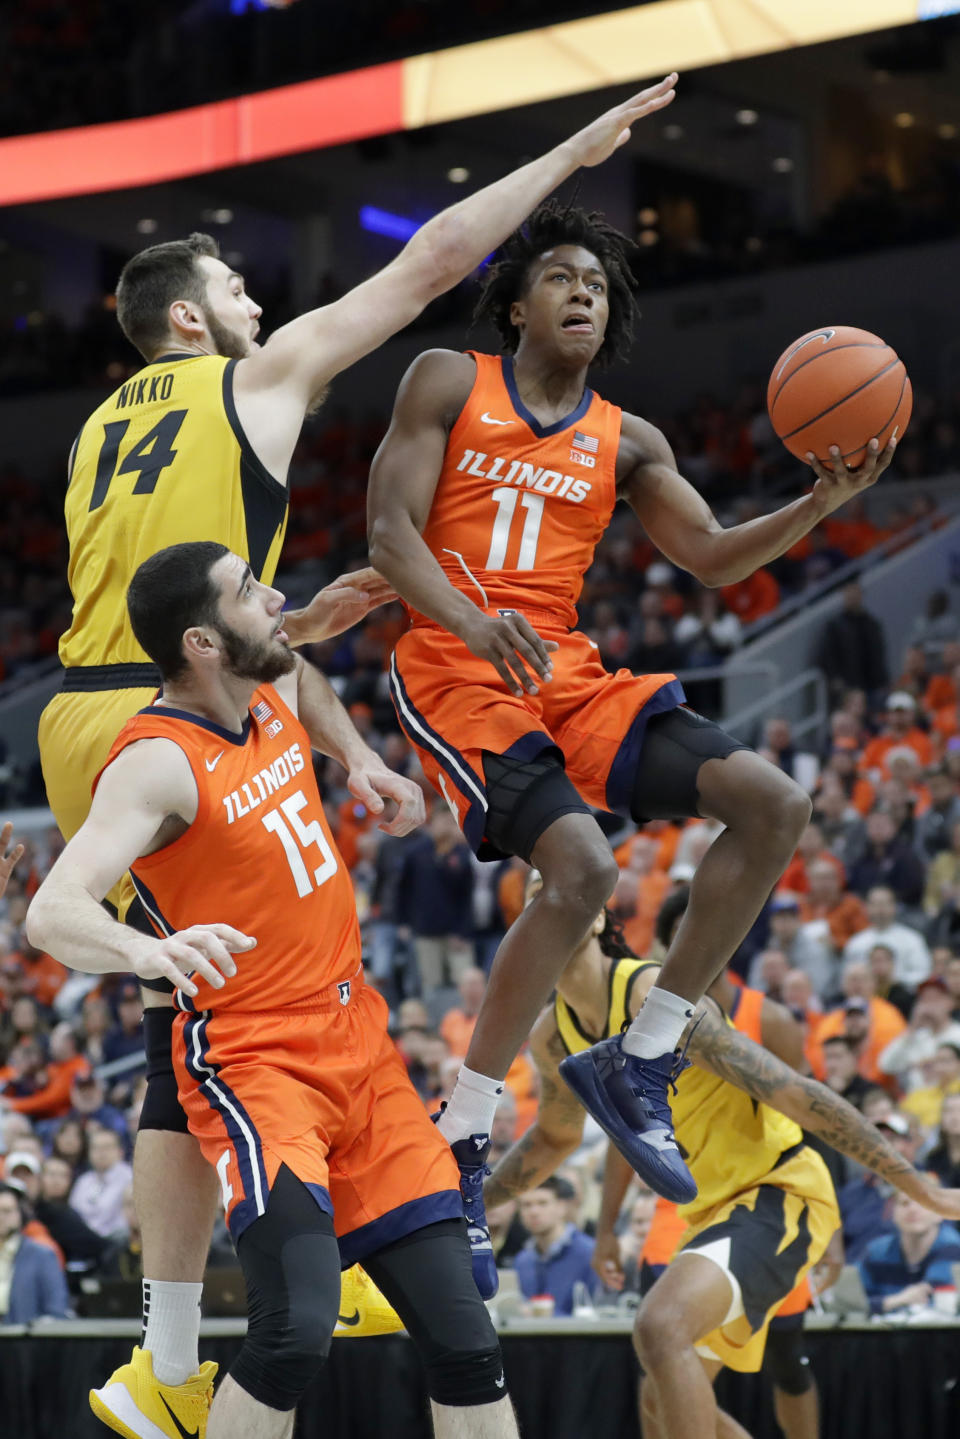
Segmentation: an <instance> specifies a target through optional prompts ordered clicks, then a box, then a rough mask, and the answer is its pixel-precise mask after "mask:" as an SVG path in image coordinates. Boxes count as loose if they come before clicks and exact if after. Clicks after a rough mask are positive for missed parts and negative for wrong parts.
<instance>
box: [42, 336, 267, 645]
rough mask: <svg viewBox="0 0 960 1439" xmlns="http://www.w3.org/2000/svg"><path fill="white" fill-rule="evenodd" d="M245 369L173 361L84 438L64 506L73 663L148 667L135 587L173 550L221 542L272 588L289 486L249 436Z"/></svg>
mask: <svg viewBox="0 0 960 1439" xmlns="http://www.w3.org/2000/svg"><path fill="white" fill-rule="evenodd" d="M235 364H236V361H234V360H227V359H225V358H224V357H223V356H221V355H196V356H194V355H166V356H164V357H162V358H161V359H159V360H157V361H155V362H154V363H153V364H150V365H147V366H146V367H145V368H144V369H142V370H140V371H139V372H138V373H137V374H135V375H134V376H133V377H132V378H131V379H129V380H127V381H126V382H125V383H124V384H122V385H121V386H120V388H119V389H118V390H116V391H115V392H114V394H112V395H111V396H110V398H109V399H107V400H105V401H104V403H103V404H102V405H100V406H99V408H98V409H96V410H94V412H93V414H92V415H91V416H90V418H89V419H88V420H87V422H86V424H85V425H84V426H83V429H82V430H81V431H80V434H79V436H78V437H77V442H76V446H75V450H74V456H73V462H72V465H71V470H70V479H69V483H68V486H67V496H66V503H65V513H66V521H67V538H68V540H69V543H70V561H69V567H68V571H67V577H68V579H69V583H70V591H71V593H72V595H73V618H72V621H71V624H70V628H69V629H68V630H67V632H66V634H65V635H64V636H63V637H62V638H61V640H60V660H61V663H62V664H63V665H64V666H65V667H67V668H70V667H74V666H89V665H114V664H131V663H132V664H144V663H146V662H147V656H146V655H145V654H144V652H143V650H142V649H141V648H140V646H139V645H138V644H137V641H136V639H135V638H134V635H133V631H132V630H131V628H130V621H129V619H128V618H127V604H126V593H127V586H128V585H129V583H130V581H131V579H132V578H133V575H134V573H135V571H136V570H137V569H138V567H139V566H140V565H141V564H142V563H143V561H144V560H145V559H147V558H148V557H149V556H150V555H152V554H154V553H155V552H156V551H157V550H162V549H164V548H165V547H166V546H167V545H175V544H181V543H183V542H185V541H189V540H216V541H218V542H219V543H220V544H223V545H226V546H227V548H228V549H231V550H233V551H234V553H235V554H238V555H240V556H241V558H243V559H245V560H247V561H249V564H250V568H251V569H252V570H253V572H254V574H255V575H256V576H257V578H258V579H260V580H263V581H264V583H265V584H270V583H272V581H273V576H274V574H275V573H276V568H277V559H278V557H279V554H280V546H281V544H282V543H283V535H284V530H285V528H286V521H287V489H286V486H285V485H282V484H280V482H279V481H278V480H275V479H274V478H273V476H272V475H270V474H269V473H268V471H267V470H266V469H265V467H264V466H263V464H262V463H261V461H260V460H259V459H258V457H257V455H256V454H255V453H254V451H253V449H252V448H251V446H250V443H249V441H248V440H247V438H246V436H245V435H244V432H243V429H242V426H241V425H240V421H239V419H238V418H237V411H236V406H235V405H234V400H233V371H234V366H235Z"/></svg>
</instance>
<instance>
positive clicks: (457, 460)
mask: <svg viewBox="0 0 960 1439" xmlns="http://www.w3.org/2000/svg"><path fill="white" fill-rule="evenodd" d="M469 353H470V354H471V356H472V358H473V359H474V361H475V362H476V366H477V375H476V379H475V381H474V384H473V389H472V390H471V392H470V395H469V397H468V399H467V402H466V404H465V405H464V407H463V409H462V411H461V412H460V415H459V417H458V418H457V421H456V424H455V425H454V426H453V429H452V430H451V432H450V439H449V441H448V442H447V448H446V454H445V456H444V462H443V468H442V470H441V472H440V479H439V481H438V484H437V489H436V494H435V496H434V500H433V504H432V505H431V507H430V515H429V517H428V519H427V523H426V526H425V528H424V531H423V538H424V540H425V541H426V543H427V545H428V546H429V548H430V550H431V552H432V553H433V555H434V556H435V558H436V559H437V560H438V561H439V563H440V564H441V566H442V567H443V570H444V573H445V574H446V576H447V579H449V580H450V581H451V583H452V584H454V585H456V587H457V589H460V590H463V591H464V592H465V593H467V594H470V595H471V596H472V597H473V599H474V600H475V601H476V603H477V604H479V605H481V606H482V607H483V608H485V609H487V608H490V607H507V606H509V607H513V608H516V609H522V610H524V611H525V612H529V611H544V612H546V613H549V614H551V615H553V616H554V617H555V618H556V619H557V620H558V621H560V622H561V623H563V624H565V625H567V626H571V625H574V624H576V610H575V605H576V602H577V600H578V598H579V596H580V591H581V589H582V588H583V576H584V574H585V572H586V570H587V569H588V568H589V566H590V563H591V561H592V559H593V552H594V549H595V547H596V544H597V541H598V540H599V539H600V536H601V535H602V534H603V532H604V530H605V529H606V528H607V525H608V524H609V523H610V516H611V515H612V513H613V507H614V505H615V503H616V498H617V493H616V490H617V481H616V463H617V451H618V449H619V445H620V416H621V412H620V410H619V408H618V407H617V406H616V405H611V404H608V403H607V402H606V400H601V399H600V397H599V396H598V395H595V394H594V393H593V391H592V390H585V391H584V394H583V398H582V399H581V401H580V403H579V405H578V406H577V408H576V409H575V410H574V411H573V412H572V413H571V414H569V415H567V416H566V417H565V418H564V419H562V420H559V421H557V422H556V423H555V424H552V425H541V424H540V423H539V421H538V420H537V419H536V417H535V416H534V415H533V414H531V413H530V411H529V410H528V409H527V408H526V406H525V405H524V404H523V401H522V400H521V399H520V396H519V393H518V391H517V386H516V381H515V377H514V372H513V361H512V359H510V358H509V357H503V358H500V357H495V356H493V355H483V354H478V353H476V352H475V351H470V352H469ZM414 619H415V621H416V619H417V617H416V616H414Z"/></svg>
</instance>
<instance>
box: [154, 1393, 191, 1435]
mask: <svg viewBox="0 0 960 1439" xmlns="http://www.w3.org/2000/svg"><path fill="white" fill-rule="evenodd" d="M160 1403H161V1404H162V1405H163V1407H164V1409H166V1411H167V1413H168V1414H169V1415H170V1418H171V1419H172V1420H173V1422H174V1424H176V1426H177V1433H178V1434H182V1435H183V1439H200V1430H199V1429H184V1427H183V1425H182V1424H181V1423H180V1420H179V1419H178V1418H177V1416H176V1414H174V1412H173V1410H172V1409H171V1408H170V1405H169V1404H168V1403H167V1401H166V1399H164V1397H163V1395H162V1394H161V1395H160Z"/></svg>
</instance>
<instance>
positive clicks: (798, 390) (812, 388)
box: [767, 325, 913, 469]
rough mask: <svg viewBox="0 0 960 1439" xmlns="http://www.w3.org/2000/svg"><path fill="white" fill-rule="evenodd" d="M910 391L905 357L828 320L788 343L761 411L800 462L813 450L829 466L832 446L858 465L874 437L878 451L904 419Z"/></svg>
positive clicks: (907, 416)
mask: <svg viewBox="0 0 960 1439" xmlns="http://www.w3.org/2000/svg"><path fill="white" fill-rule="evenodd" d="M912 408H913V390H912V389H911V386H910V379H909V376H908V375H907V371H906V367H905V365H904V363H903V361H902V360H901V359H900V358H899V357H898V355H897V354H896V352H895V351H894V350H892V349H891V348H890V346H889V345H888V344H887V343H886V342H885V341H884V340H881V339H880V337H879V335H871V334H870V332H869V330H855V329H853V328H852V327H851V326H849V325H826V326H824V327H823V329H820V330H811V331H810V332H809V333H808V334H806V335H801V336H800V338H799V339H798V340H794V342H793V344H792V345H788V346H787V348H786V349H785V350H784V352H783V354H782V355H781V356H780V358H779V360H778V361H777V363H776V364H775V365H774V367H773V373H772V375H771V376H770V383H769V385H768V386H767V410H768V411H769V414H770V421H771V423H772V425H773V428H774V430H775V431H776V433H777V436H778V438H779V439H781V440H782V441H783V443H784V444H785V445H786V447H787V449H788V450H789V451H790V452H791V454H794V455H796V457H797V459H798V460H805V459H806V457H807V455H808V454H809V453H811V452H812V453H813V454H815V455H816V456H817V458H818V459H819V460H821V461H823V463H825V464H827V465H830V464H831V455H830V447H831V446H832V445H838V446H839V447H840V453H841V455H842V456H843V460H844V463H845V464H847V465H849V466H850V468H851V469H856V467H857V466H858V465H861V464H862V463H863V461H864V459H865V458H866V454H867V445H868V444H869V442H870V441H871V440H872V439H874V438H876V439H877V440H879V442H880V449H881V450H882V449H883V447H884V446H885V445H886V444H887V442H888V441H889V439H890V437H891V435H892V434H893V432H894V430H896V431H897V439H898V440H899V439H902V438H903V433H904V431H905V430H906V428H907V424H908V423H909V420H910V411H911V409H912Z"/></svg>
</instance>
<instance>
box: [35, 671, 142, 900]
mask: <svg viewBox="0 0 960 1439" xmlns="http://www.w3.org/2000/svg"><path fill="white" fill-rule="evenodd" d="M155 694H156V688H155V687H151V688H150V689H118V690H90V691H86V690H81V691H65V690H61V691H60V692H59V693H58V694H55V695H54V697H53V699H52V700H51V701H50V703H49V704H48V705H47V707H46V709H45V710H44V711H43V714H42V715H41V716H40V724H39V727H38V730H37V740H38V742H39V745H40V763H41V765H42V767H43V781H44V784H45V785H46V787H47V799H48V801H49V804H50V808H51V809H52V810H53V814H54V818H55V819H56V821H57V825H58V827H59V830H60V833H61V834H62V835H63V837H64V839H71V838H72V836H73V835H75V834H76V832H77V830H78V829H79V828H80V826H81V825H82V824H83V822H84V820H85V819H86V817H87V815H88V813H89V812H90V798H91V789H92V786H93V781H94V779H95V778H96V776H97V773H98V771H99V770H100V769H102V767H103V764H104V761H105V760H106V758H107V755H108V754H109V752H110V746H111V745H112V744H113V742H114V740H115V739H116V737H117V735H118V734H119V733H120V731H121V729H122V728H123V726H124V725H125V724H126V722H127V720H128V719H130V717H131V715H135V714H136V713H137V711H138V710H141V709H144V708H145V707H146V706H147V705H148V704H150V702H151V700H152V699H153V697H154V695H155ZM133 898H134V891H133V884H132V882H131V879H130V876H129V875H124V877H123V879H122V880H121V881H120V883H119V884H117V885H115V886H114V888H113V889H112V890H111V891H110V893H109V894H108V895H107V899H108V900H109V902H110V903H111V904H112V905H114V906H115V907H116V909H117V913H118V914H119V915H120V918H121V919H122V918H123V916H124V915H125V914H126V912H127V909H128V907H129V905H130V902H131V900H132V899H133Z"/></svg>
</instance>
